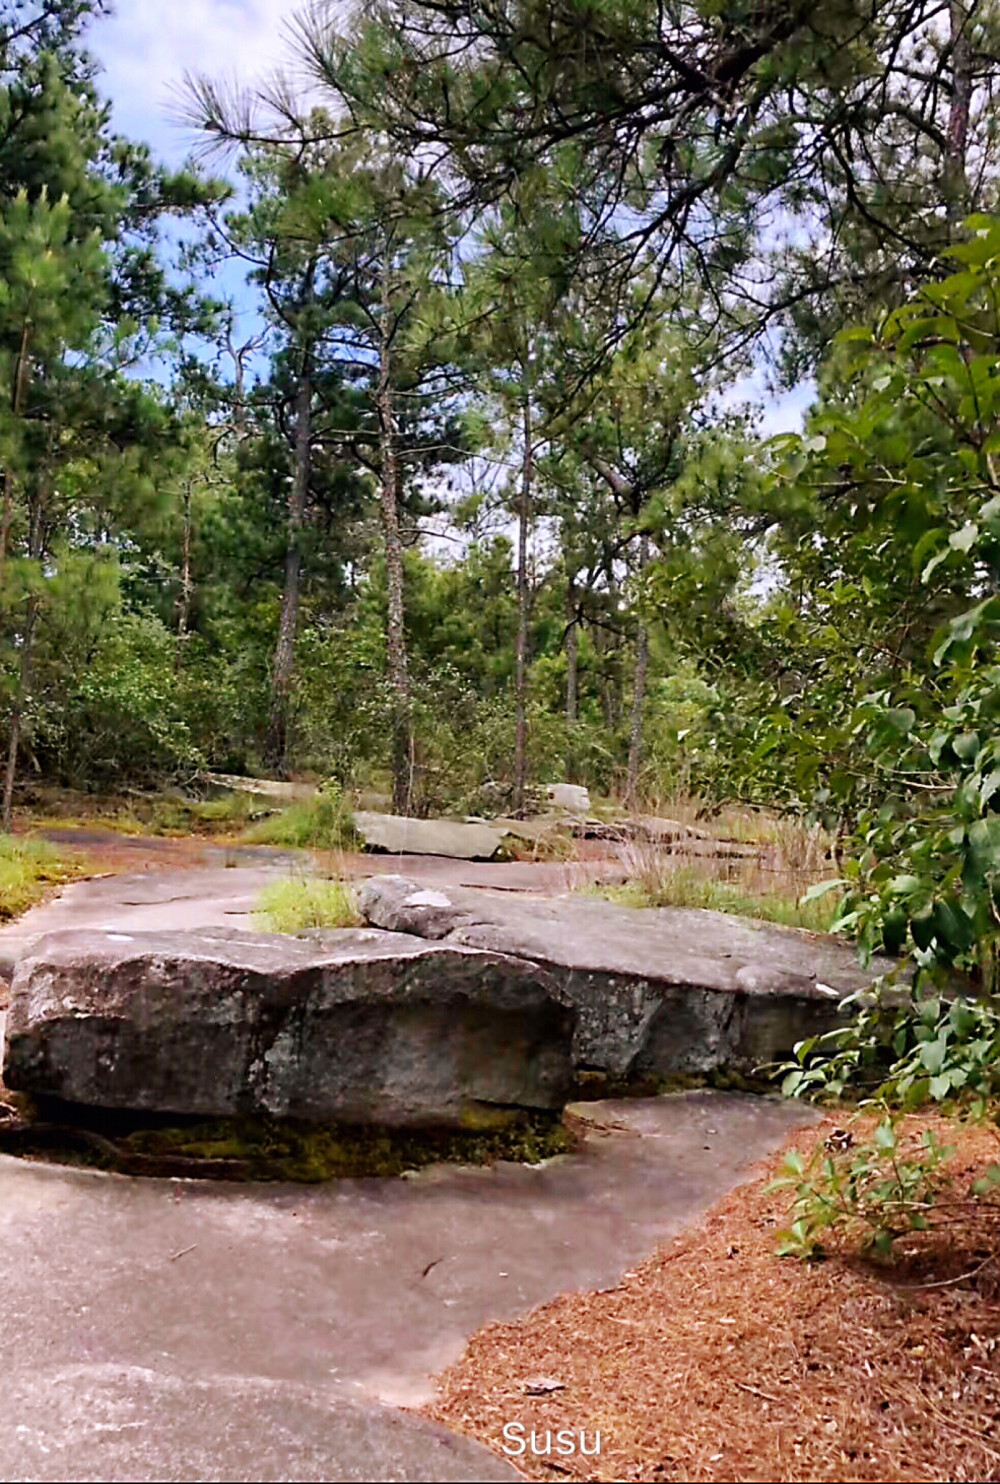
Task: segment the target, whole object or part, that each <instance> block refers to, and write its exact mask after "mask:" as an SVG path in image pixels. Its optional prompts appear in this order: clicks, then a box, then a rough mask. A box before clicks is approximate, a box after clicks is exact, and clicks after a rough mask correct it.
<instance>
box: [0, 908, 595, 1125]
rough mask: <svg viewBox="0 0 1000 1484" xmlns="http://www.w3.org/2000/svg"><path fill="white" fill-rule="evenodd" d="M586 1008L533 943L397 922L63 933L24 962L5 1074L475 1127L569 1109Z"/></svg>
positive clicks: (131, 1103)
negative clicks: (429, 931) (276, 929)
mask: <svg viewBox="0 0 1000 1484" xmlns="http://www.w3.org/2000/svg"><path fill="white" fill-rule="evenodd" d="M575 1019H576V1016H575V1012H574V1011H573V1010H572V1008H570V1007H569V1005H568V1003H567V1002H566V1001H565V998H564V996H563V995H562V993H561V991H560V990H559V989H558V987H556V986H555V985H554V984H553V982H552V981H551V980H550V979H549V976H548V975H547V974H546V973H545V971H544V970H541V969H539V968H537V966H536V965H534V964H531V963H528V962H526V961H525V960H524V959H521V958H506V957H504V956H503V955H502V954H495V953H491V952H489V951H486V952H483V951H479V950H476V949H471V950H470V949H467V948H463V947H460V946H458V945H454V946H452V945H447V946H445V945H440V944H437V945H433V946H432V945H430V944H428V943H427V942H425V941H424V940H422V939H420V938H418V937H407V936H404V935H402V934H398V933H385V932H378V931H373V930H357V929H355V930H346V931H342V932H338V933H332V934H328V935H326V936H325V937H324V939H323V941H322V943H318V942H316V941H303V940H302V939H296V938H289V937H281V936H278V935H272V934H266V933H241V932H233V933H230V934H224V933H218V934H215V935H213V934H211V933H207V932H206V933H141V934H131V933H121V932H117V933H116V932H104V933H101V932H87V931H80V932H66V933H53V934H52V935H50V936H49V937H47V938H43V939H42V940H41V942H40V943H37V944H36V945H35V946H34V948H33V949H32V952H31V956H30V957H28V958H25V959H22V960H21V962H20V963H19V965H18V967H17V971H16V973H15V975H14V980H13V983H12V985H11V1002H10V1010H9V1014H8V1019H7V1033H6V1043H5V1054H4V1063H3V1079H4V1082H5V1083H6V1085H7V1086H8V1087H10V1088H13V1089H15V1090H17V1091H21V1092H28V1093H33V1094H36V1095H45V1096H50V1097H58V1098H62V1099H65V1100H66V1101H68V1102H74V1103H84V1104H88V1105H91V1106H97V1107H106V1108H127V1109H135V1110H142V1111H150V1112H163V1113H183V1114H197V1115H204V1116H220V1117H221V1116H229V1115H244V1114H245V1115H253V1114H262V1113H269V1114H273V1115H276V1116H287V1117H297V1118H307V1119H342V1120H345V1121H348V1122H356V1123H377V1124H383V1125H386V1126H396V1127H400V1126H408V1125H410V1126H441V1127H458V1128H461V1127H467V1126H468V1119H469V1118H470V1117H475V1119H476V1122H477V1126H480V1125H481V1123H482V1122H483V1121H485V1122H489V1121H491V1120H492V1121H501V1120H502V1118H503V1117H504V1116H505V1115H506V1111H507V1110H508V1109H528V1110H539V1109H558V1108H561V1107H562V1106H563V1104H564V1102H565V1101H566V1097H567V1096H568V1093H569V1089H570V1084H571V1078H572V1061H571V1042H572V1034H573V1028H574V1025H575Z"/></svg>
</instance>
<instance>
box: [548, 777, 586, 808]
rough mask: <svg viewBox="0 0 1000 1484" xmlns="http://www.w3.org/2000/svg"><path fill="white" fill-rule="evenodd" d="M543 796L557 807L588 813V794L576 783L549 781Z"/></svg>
mask: <svg viewBox="0 0 1000 1484" xmlns="http://www.w3.org/2000/svg"><path fill="white" fill-rule="evenodd" d="M545 796H546V798H547V799H548V801H549V803H550V804H555V805H556V807H557V808H558V809H571V810H572V811H573V813H574V814H589V813H590V794H589V793H588V792H587V790H586V789H585V788H583V787H582V786H581V785H580V784H578V783H549V784H547V785H546V788H545Z"/></svg>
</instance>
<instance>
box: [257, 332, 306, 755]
mask: <svg viewBox="0 0 1000 1484" xmlns="http://www.w3.org/2000/svg"><path fill="white" fill-rule="evenodd" d="M311 457H312V374H311V367H310V359H309V353H308V352H306V354H305V356H304V357H303V366H302V373H301V376H300V378H299V385H298V388H297V390H296V394H295V471H294V475H293V478H292V494H291V499H290V500H289V503H288V538H287V543H286V546H285V586H284V592H283V593H282V598H281V623H280V625H279V628H278V642H277V645H276V646H275V651H274V670H273V673H272V677H271V720H270V731H269V747H268V752H269V757H268V761H269V762H270V764H271V766H272V768H273V769H274V771H275V772H276V773H278V774H279V776H284V775H285V774H286V773H287V771H288V712H289V707H290V704H291V698H292V675H293V671H294V665H295V633H296V629H297V627H298V617H299V596H300V593H301V588H302V527H303V525H304V523H305V513H306V503H307V500H308V497H309V474H310V464H311Z"/></svg>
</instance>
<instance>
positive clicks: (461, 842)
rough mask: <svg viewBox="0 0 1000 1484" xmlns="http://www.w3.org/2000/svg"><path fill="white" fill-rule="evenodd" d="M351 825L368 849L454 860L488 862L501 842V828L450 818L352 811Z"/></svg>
mask: <svg viewBox="0 0 1000 1484" xmlns="http://www.w3.org/2000/svg"><path fill="white" fill-rule="evenodd" d="M354 827H355V829H356V830H357V832H358V834H359V835H360V836H361V838H362V840H363V841H364V842H365V845H366V846H367V848H368V849H369V850H385V851H388V852H389V854H390V855H396V854H408V855H446V856H451V857H452V859H453V860H466V861H488V860H492V858H493V857H494V856H495V855H496V853H497V851H498V850H499V849H500V846H501V845H502V843H503V831H502V830H495V829H492V828H491V827H490V826H489V825H487V824H464V823H463V822H462V821H461V820H452V819H409V818H408V817H406V816H404V815H399V814H370V813H368V812H367V811H366V810H364V809H359V810H356V811H355V815H354Z"/></svg>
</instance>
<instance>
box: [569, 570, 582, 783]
mask: <svg viewBox="0 0 1000 1484" xmlns="http://www.w3.org/2000/svg"><path fill="white" fill-rule="evenodd" d="M578 624H579V620H578V617H577V612H576V586H575V584H574V582H573V576H572V573H571V572H569V571H568V570H567V574H566V731H567V737H566V777H567V779H568V780H569V781H570V783H575V782H576V747H575V745H574V738H573V730H574V728H575V727H576V721H577V711H578V703H577V688H578V678H579V660H580V631H579V626H578Z"/></svg>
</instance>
